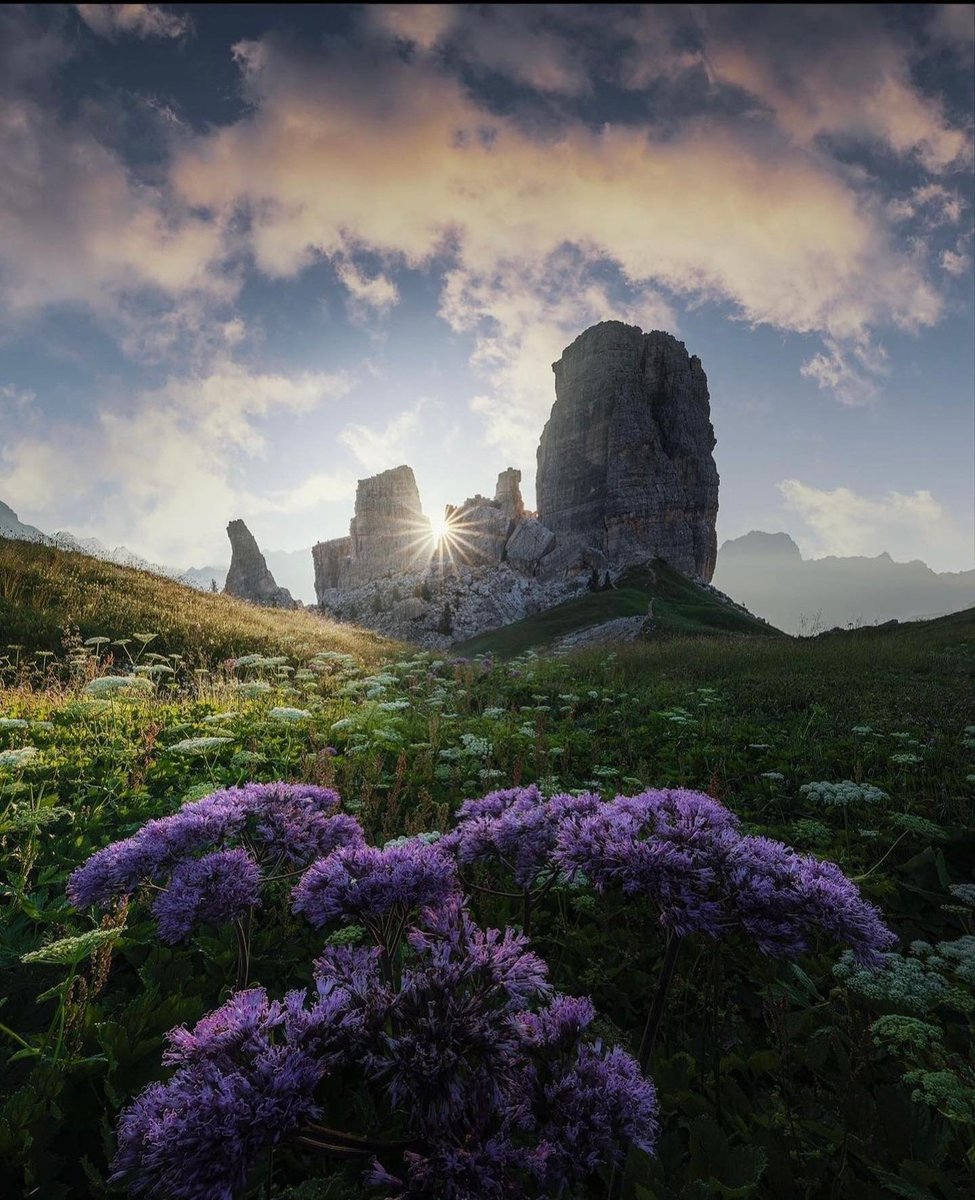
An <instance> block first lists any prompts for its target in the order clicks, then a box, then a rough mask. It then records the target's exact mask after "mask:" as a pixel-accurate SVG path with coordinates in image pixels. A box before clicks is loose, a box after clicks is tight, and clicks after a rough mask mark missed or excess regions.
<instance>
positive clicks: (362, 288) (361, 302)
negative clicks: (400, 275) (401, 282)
mask: <svg viewBox="0 0 975 1200" xmlns="http://www.w3.org/2000/svg"><path fill="white" fill-rule="evenodd" d="M336 273H337V274H338V277H339V279H340V280H341V282H342V286H343V287H344V288H345V290H346V291H347V292H348V293H349V296H350V308H351V315H352V316H353V318H355V319H357V320H363V319H365V318H366V317H368V316H370V315H374V314H382V313H385V312H388V311H389V309H391V308H392V307H393V306H394V305H395V304H396V303H397V301H398V300H399V289H398V288H397V286H396V284H395V283H393V281H392V280H391V279H390V278H389V276H388V275H384V274H383V273H382V272H380V273H379V274H378V275H374V276H373V277H372V278H368V277H367V276H365V275H363V274H362V272H361V270H360V269H359V268H358V267H357V266H356V265H355V263H352V262H348V261H346V262H340V263H338V265H337V266H336Z"/></svg>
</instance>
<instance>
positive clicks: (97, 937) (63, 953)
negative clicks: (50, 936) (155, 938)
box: [20, 929, 124, 966]
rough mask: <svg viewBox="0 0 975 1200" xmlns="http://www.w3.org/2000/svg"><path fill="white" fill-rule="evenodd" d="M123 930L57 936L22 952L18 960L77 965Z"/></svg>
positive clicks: (56, 964) (102, 930)
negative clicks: (38, 946)
mask: <svg viewBox="0 0 975 1200" xmlns="http://www.w3.org/2000/svg"><path fill="white" fill-rule="evenodd" d="M123 932H124V930H123V929H89V930H88V931H87V932H86V933H80V934H76V935H74V936H72V937H63V938H59V939H58V940H57V941H56V942H48V944H47V945H46V946H41V947H40V949H39V950H31V951H30V952H29V953H28V954H22V955H21V957H20V961H21V962H24V963H49V964H52V965H55V966H68V965H71V964H75V965H77V964H78V963H79V962H81V961H82V960H83V959H85V958H88V956H89V955H90V954H91V953H92V952H93V951H95V950H97V949H99V947H101V946H104V945H105V944H106V943H108V942H115V941H117V940H118V939H119V938H120V937H121V936H122V934H123Z"/></svg>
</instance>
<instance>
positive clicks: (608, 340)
mask: <svg viewBox="0 0 975 1200" xmlns="http://www.w3.org/2000/svg"><path fill="white" fill-rule="evenodd" d="M552 369H553V371H554V372H555V395H556V400H555V404H554V405H553V407H552V413H551V416H550V417H549V420H548V422H547V424H546V426H545V428H544V430H543V431H542V438H541V442H540V444H539V447H538V474H537V477H536V490H537V493H538V519H539V520H540V521H541V522H542V523H543V524H544V525H545V526H546V527H547V528H549V529H551V530H553V531H554V532H555V534H556V535H557V537H558V541H559V544H560V546H561V547H562V549H561V550H560V552H559V553H560V556H561V557H565V558H566V560H567V561H568V559H569V558H572V557H573V556H575V557H577V558H578V560H579V561H584V562H589V561H593V562H598V561H599V558H600V556H602V557H603V559H604V561H605V562H607V563H609V564H611V565H612V566H613V567H616V568H619V567H622V566H625V565H627V564H629V563H634V562H640V561H646V560H647V559H649V558H651V557H654V556H657V557H660V558H663V559H666V560H667V562H669V563H670V564H671V565H672V566H674V567H676V568H677V569H678V570H681V571H683V572H685V573H686V574H688V575H691V576H694V577H696V578H698V579H702V580H705V581H707V580H710V578H711V576H712V574H713V572H714V565H715V559H716V556H717V539H716V535H715V522H716V519H717V511H718V472H717V468H716V467H715V463H714V456H713V453H712V452H713V450H714V446H715V437H714V429H713V427H712V425H711V409H710V397H709V395H708V386H707V377H706V375H705V374H704V370H703V368H702V366H701V360H700V359H699V358H697V357H696V356H692V355H690V354H688V352H687V349H686V348H685V346H684V343H683V342H680V341H678V340H677V338H675V337H674V336H673V335H672V334H669V333H665V332H663V331H661V330H653V331H651V332H650V333H644V332H643V331H642V330H641V329H639V328H637V327H636V326H635V325H625V324H624V323H623V322H622V321H602V322H600V323H599V324H598V325H593V326H591V327H590V328H589V329H587V330H586V331H585V332H584V333H581V334H580V335H579V336H578V337H577V338H576V339H575V341H573V342H572V343H571V345H569V346H567V347H566V349H565V351H564V352H563V354H562V357H561V358H560V359H559V361H558V362H556V363H553V364H552ZM573 547H575V549H573Z"/></svg>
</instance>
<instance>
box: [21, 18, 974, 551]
mask: <svg viewBox="0 0 975 1200" xmlns="http://www.w3.org/2000/svg"><path fill="white" fill-rule="evenodd" d="M973 34H975V8H973V6H972V5H934V4H931V5H898V4H889V5H887V4H872V5H863V6H859V5H833V6H802V5H725V4H721V5H706V4H704V5H698V4H694V5H673V6H671V5H647V6H643V5H620V6H613V5H601V6H599V7H598V8H595V7H589V6H586V5H527V4H526V5H503V6H492V5H450V4H442V5H423V4H413V5H396V4H373V5H365V6H358V5H307V6H302V5H294V6H292V5H287V4H276V5H256V4H250V5H232V4H224V5H214V6H211V5H205V4H197V5H187V6H180V5H165V6H156V5H149V4H100V5H87V4H79V5H56V4H52V5H26V6H20V5H3V6H2V7H0V163H2V164H3V169H2V170H0V500H3V501H5V502H6V503H7V504H9V505H10V506H11V507H13V508H14V509H15V510H16V511H17V512H18V514H19V516H20V518H21V520H22V521H25V522H29V523H31V524H33V525H36V526H38V527H39V528H41V529H44V530H46V531H49V532H53V531H54V530H55V529H68V530H71V531H72V532H73V533H75V534H77V535H80V536H95V537H98V538H100V539H101V540H102V541H104V542H106V543H107V544H109V545H112V546H114V545H117V544H120V543H121V544H125V545H127V546H128V547H129V548H131V549H132V550H134V551H136V552H137V553H139V554H142V555H144V556H145V557H147V558H150V559H152V560H154V561H156V562H162V563H167V564H171V565H177V566H182V567H186V566H190V565H202V564H203V563H213V562H216V563H220V562H226V561H227V559H228V557H229V545H228V542H227V539H226V534H225V527H226V524H227V522H228V521H229V520H230V519H231V518H234V517H242V518H243V519H244V520H245V521H246V522H247V524H248V526H249V527H250V529H251V530H252V532H253V533H254V534H255V536H256V537H257V539H258V541H259V542H260V544H261V545H262V546H265V547H268V548H275V549H285V550H291V549H298V548H300V547H304V546H309V545H311V544H312V543H313V542H315V541H318V540H320V539H323V538H327V537H334V536H338V535H341V534H343V533H346V532H347V530H348V521H349V517H350V516H351V514H352V506H353V501H354V496H355V486H356V481H357V479H359V478H362V477H365V476H368V475H372V474H375V473H376V472H378V471H381V470H385V469H387V468H389V467H394V466H398V465H399V464H401V463H404V462H405V463H408V464H410V465H411V466H412V467H413V469H414V471H415V473H416V476H417V480H418V483H419V487H420V492H421V496H422V498H423V503H424V507H425V509H426V511H427V512H428V513H436V512H438V511H441V510H442V506H443V504H444V503H446V502H452V503H458V502H460V501H461V500H463V499H464V498H465V497H467V496H470V495H472V494H474V493H475V492H482V493H487V494H493V489H494V483H495V479H496V476H497V473H498V472H499V471H500V470H502V469H504V468H505V467H508V466H514V467H518V468H520V469H521V471H522V474H523V490H524V492H525V498H526V502H527V503H528V505H529V507H531V506H532V504H533V501H534V473H535V451H536V448H537V445H538V438H539V435H540V433H541V430H542V426H543V425H544V423H545V420H546V419H547V417H548V414H549V411H550V409H551V405H552V403H553V401H554V398H555V395H554V383H553V375H552V371H551V364H552V363H553V362H554V361H555V360H556V359H557V358H558V357H559V356H560V354H561V352H562V350H563V349H564V347H565V346H566V345H568V344H569V342H571V341H572V340H573V339H574V338H575V337H576V336H577V335H578V334H579V333H581V332H582V330H584V329H585V328H587V327H588V326H589V325H591V324H593V323H595V322H596V321H600V320H606V319H618V320H623V321H626V322H629V323H631V324H635V325H639V326H640V327H641V328H642V329H644V330H649V329H664V330H668V331H670V332H672V333H674V334H675V335H676V336H677V337H679V338H680V339H681V340H682V341H684V342H685V344H686V346H687V349H688V351H689V352H690V353H692V354H696V355H698V356H699V357H700V358H701V360H702V363H703V366H704V369H705V371H706V373H707V376H708V381H709V387H710V394H711V407H712V419H713V422H714V426H715V433H716V436H717V448H716V450H715V457H716V460H717V464H718V470H719V473H720V476H721V489H720V510H719V516H718V536H719V541H721V540H724V539H725V538H730V537H736V536H739V535H741V534H743V533H746V532H748V531H749V530H751V529H765V530H769V531H777V530H786V531H787V532H789V533H791V534H792V535H793V536H794V537H795V539H796V540H797V541H798V543H799V545H800V547H801V549H802V550H803V553H804V554H805V555H806V556H807V557H819V556H822V555H825V554H870V555H874V554H879V553H880V552H881V551H887V552H889V553H890V554H891V555H892V556H893V557H894V558H895V559H902V560H908V559H912V558H921V559H923V560H924V561H926V562H928V563H929V564H930V565H931V566H932V567H934V568H935V569H936V570H941V571H945V570H954V571H957V570H965V569H968V568H971V567H972V565H973V540H975V512H973V508H975V502H973V495H975V400H973V397H975V349H973V343H975V338H973V325H975V311H973V309H975V306H973V273H972V253H973V203H975V195H973V192H975V187H973V94H972V87H973V84H972V80H973Z"/></svg>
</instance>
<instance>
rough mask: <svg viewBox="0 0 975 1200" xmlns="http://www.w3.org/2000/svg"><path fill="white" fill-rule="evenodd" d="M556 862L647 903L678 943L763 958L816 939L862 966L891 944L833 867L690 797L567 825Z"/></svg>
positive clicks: (657, 800)
mask: <svg viewBox="0 0 975 1200" xmlns="http://www.w3.org/2000/svg"><path fill="white" fill-rule="evenodd" d="M554 859H555V861H556V862H557V863H559V864H560V865H561V867H562V868H563V869H564V870H565V871H566V872H568V873H570V874H571V873H576V872H582V873H584V875H585V876H586V877H587V878H588V879H590V880H591V881H592V883H593V884H594V886H595V887H596V888H597V890H600V891H602V890H605V889H606V888H620V889H621V890H622V891H623V893H624V894H626V895H640V896H646V897H648V898H649V899H650V901H651V903H652V904H653V905H654V907H655V908H656V909H657V910H658V912H659V914H660V921H661V923H662V924H663V925H664V926H665V927H667V928H668V929H670V930H671V931H672V932H673V933H674V934H676V935H678V936H686V935H687V934H692V933H706V934H709V935H711V936H712V937H717V936H720V935H721V934H723V933H725V932H728V931H730V930H733V929H737V930H739V931H741V932H743V933H745V934H746V935H747V936H749V937H750V938H751V939H752V940H753V941H754V942H755V943H756V945H758V947H759V948H760V949H761V950H762V951H763V952H764V953H766V954H771V955H778V956H784V957H790V958H791V957H796V956H797V955H799V954H801V953H802V952H803V951H805V950H807V949H808V948H809V946H810V944H811V942H812V940H813V937H814V935H815V934H816V933H817V932H822V933H825V934H827V935H828V936H830V937H832V938H833V939H835V940H836V941H838V942H841V943H843V944H845V945H848V946H850V947H851V948H852V950H853V951H854V954H855V955H856V957H857V958H858V959H859V960H860V961H861V962H865V963H873V962H877V961H879V956H880V954H881V953H882V952H883V951H884V950H887V949H889V947H890V946H891V945H893V943H894V941H895V940H896V939H895V937H894V935H893V934H892V933H891V931H890V930H889V929H888V928H887V927H886V925H885V924H884V922H883V920H882V919H881V916H880V913H879V912H878V910H877V909H876V908H875V907H874V906H873V905H872V904H869V903H868V902H867V901H865V900H863V898H862V897H861V896H860V892H859V890H858V888H857V887H856V885H855V884H854V883H852V882H851V881H850V880H849V879H847V877H846V876H845V875H844V874H843V873H842V871H840V869H839V868H838V867H836V866H835V865H834V864H832V863H825V862H820V861H819V860H818V859H816V858H815V857H813V856H811V855H803V854H799V853H797V852H796V851H795V850H792V849H791V848H790V847H788V846H786V845H784V844H783V843H781V842H776V841H772V840H770V839H768V838H761V837H750V836H746V835H743V834H742V833H741V832H740V830H739V827H738V821H737V818H736V817H735V816H734V814H733V813H730V812H729V811H728V810H727V809H725V808H724V807H723V806H722V805H721V804H719V803H718V802H717V801H716V800H713V799H711V798H710V797H709V796H703V795H700V794H698V793H695V792H687V791H683V790H673V791H648V792H644V793H643V794H641V795H639V796H633V797H618V798H617V799H616V800H614V801H609V802H606V803H603V804H601V805H600V806H599V807H598V809H597V810H596V811H595V812H593V813H590V814H586V815H584V816H582V817H580V818H577V819H570V820H567V821H564V822H563V823H562V825H561V828H560V830H559V835H558V845H557V847H556V850H555V854H554Z"/></svg>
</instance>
